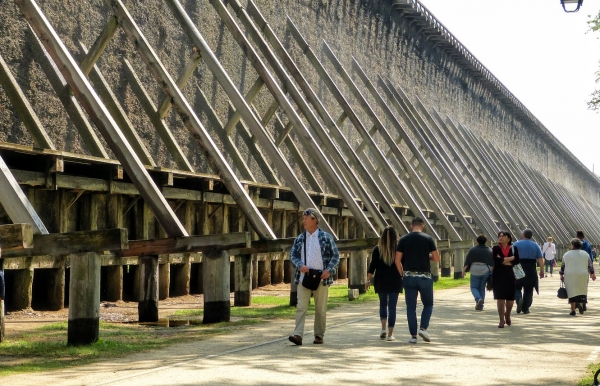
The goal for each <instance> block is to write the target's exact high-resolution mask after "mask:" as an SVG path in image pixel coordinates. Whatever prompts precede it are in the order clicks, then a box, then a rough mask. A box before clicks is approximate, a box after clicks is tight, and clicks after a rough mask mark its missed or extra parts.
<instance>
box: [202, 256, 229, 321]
mask: <svg viewBox="0 0 600 386" xmlns="http://www.w3.org/2000/svg"><path fill="white" fill-rule="evenodd" d="M202 265H203V269H202V280H203V282H204V318H203V319H202V323H204V324H208V323H219V322H229V320H230V316H231V309H230V308H231V305H230V302H229V253H228V252H226V251H217V252H211V253H205V254H204V258H203V261H202Z"/></svg>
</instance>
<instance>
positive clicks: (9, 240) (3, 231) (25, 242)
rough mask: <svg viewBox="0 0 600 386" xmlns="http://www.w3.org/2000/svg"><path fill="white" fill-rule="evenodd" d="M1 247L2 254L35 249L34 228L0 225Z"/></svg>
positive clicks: (22, 225) (19, 225) (23, 225)
mask: <svg viewBox="0 0 600 386" xmlns="http://www.w3.org/2000/svg"><path fill="white" fill-rule="evenodd" d="M0 246H2V252H3V253H5V252H6V251H9V250H12V249H14V250H20V249H28V248H32V247H33V227H32V226H31V224H7V225H0Z"/></svg>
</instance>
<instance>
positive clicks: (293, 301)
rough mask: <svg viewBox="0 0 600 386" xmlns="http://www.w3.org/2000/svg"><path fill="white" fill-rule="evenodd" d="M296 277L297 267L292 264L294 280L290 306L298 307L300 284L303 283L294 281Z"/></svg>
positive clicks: (291, 288) (291, 286) (291, 287)
mask: <svg viewBox="0 0 600 386" xmlns="http://www.w3.org/2000/svg"><path fill="white" fill-rule="evenodd" d="M290 265H291V264H290ZM295 277H296V269H295V268H294V266H293V265H292V282H291V284H290V306H293V307H296V306H297V305H298V286H299V285H302V284H296V283H295V282H294V278H295Z"/></svg>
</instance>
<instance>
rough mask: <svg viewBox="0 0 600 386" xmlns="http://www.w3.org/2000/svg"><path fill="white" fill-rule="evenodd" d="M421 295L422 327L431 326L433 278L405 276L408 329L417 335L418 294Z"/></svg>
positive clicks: (413, 334)
mask: <svg viewBox="0 0 600 386" xmlns="http://www.w3.org/2000/svg"><path fill="white" fill-rule="evenodd" d="M419 294H420V295H421V303H423V311H422V312H421V328H422V329H424V330H426V329H427V327H429V319H431V314H432V313H433V280H432V279H431V278H425V277H413V276H405V277H404V300H405V301H406V319H407V321H408V330H409V331H410V334H411V335H412V336H417V295H419Z"/></svg>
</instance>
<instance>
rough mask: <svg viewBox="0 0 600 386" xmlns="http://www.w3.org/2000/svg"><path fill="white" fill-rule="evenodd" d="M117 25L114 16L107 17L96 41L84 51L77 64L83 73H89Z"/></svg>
mask: <svg viewBox="0 0 600 386" xmlns="http://www.w3.org/2000/svg"><path fill="white" fill-rule="evenodd" d="M118 26H119V25H118V24H117V18H116V17H114V16H113V17H110V18H109V19H108V21H107V22H106V24H105V25H104V28H103V29H102V32H100V35H98V37H97V38H96V41H94V44H92V47H90V50H89V51H88V52H87V53H86V55H85V57H84V58H83V60H82V61H81V64H80V65H79V67H80V68H81V71H82V72H83V73H84V74H85V75H87V74H89V73H90V71H91V70H92V67H93V66H94V64H95V63H96V62H97V61H98V59H99V58H100V55H102V53H103V52H104V49H105V48H106V46H107V45H108V43H109V42H110V39H112V37H113V36H114V34H115V32H116V31H117V28H118Z"/></svg>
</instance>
